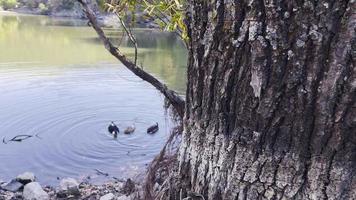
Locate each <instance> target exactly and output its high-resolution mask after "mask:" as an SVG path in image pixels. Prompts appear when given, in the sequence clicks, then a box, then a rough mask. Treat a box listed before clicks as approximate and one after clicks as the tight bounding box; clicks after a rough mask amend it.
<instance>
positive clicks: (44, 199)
mask: <svg viewBox="0 0 356 200" xmlns="http://www.w3.org/2000/svg"><path fill="white" fill-rule="evenodd" d="M22 196H23V198H24V200H48V199H49V196H48V194H47V193H46V192H45V191H44V190H43V189H42V187H41V185H40V184H39V183H38V182H32V183H28V184H27V185H25V188H24V190H23V194H22Z"/></svg>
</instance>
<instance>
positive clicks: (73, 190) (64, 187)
mask: <svg viewBox="0 0 356 200" xmlns="http://www.w3.org/2000/svg"><path fill="white" fill-rule="evenodd" d="M69 195H74V196H79V195H80V192H79V183H78V182H77V181H76V180H75V179H73V178H65V179H62V180H61V182H60V183H59V191H58V193H57V196H58V197H61V198H62V197H66V196H69Z"/></svg>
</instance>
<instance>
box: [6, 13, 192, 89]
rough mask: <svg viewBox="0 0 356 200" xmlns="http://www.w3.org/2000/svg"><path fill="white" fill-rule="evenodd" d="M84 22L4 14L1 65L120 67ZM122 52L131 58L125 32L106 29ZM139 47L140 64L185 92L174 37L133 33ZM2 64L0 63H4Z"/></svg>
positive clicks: (182, 57) (180, 49) (180, 51)
mask: <svg viewBox="0 0 356 200" xmlns="http://www.w3.org/2000/svg"><path fill="white" fill-rule="evenodd" d="M86 23H87V22H86V21H84V20H68V19H58V18H53V19H51V18H48V17H44V16H1V15H0V62H2V63H4V62H37V63H40V64H43V65H46V67H51V66H53V65H62V66H65V65H67V64H83V63H98V62H111V63H117V64H118V65H119V63H118V62H117V61H116V60H115V59H114V58H113V57H112V56H111V55H110V54H109V53H108V52H106V50H105V49H104V47H103V45H102V44H101V43H100V41H99V40H98V37H97V35H96V33H95V32H94V31H93V30H92V28H90V27H87V26H75V27H73V25H85V24H86ZM106 32H107V34H108V36H109V37H110V38H112V40H113V41H114V43H115V44H121V45H120V50H121V51H122V52H124V53H125V54H127V55H131V56H133V52H134V51H133V49H132V48H131V47H130V46H131V45H130V42H129V41H128V38H127V37H124V38H122V32H121V31H117V30H113V29H107V30H106ZM135 35H136V37H137V41H138V44H139V56H138V63H139V64H142V65H143V66H145V67H146V68H147V69H146V70H148V71H149V72H151V73H153V74H155V75H157V76H158V77H159V78H161V79H163V80H164V82H166V83H167V84H168V85H169V86H171V87H172V88H174V89H176V90H178V91H180V92H184V91H185V66H186V60H187V58H186V57H187V55H186V51H185V48H184V46H183V44H182V42H181V41H180V40H179V39H178V38H177V37H175V35H174V34H168V33H161V32H157V31H153V30H147V29H144V30H137V31H136V32H135ZM0 64H1V63H0Z"/></svg>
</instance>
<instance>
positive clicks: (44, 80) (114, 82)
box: [0, 14, 187, 185]
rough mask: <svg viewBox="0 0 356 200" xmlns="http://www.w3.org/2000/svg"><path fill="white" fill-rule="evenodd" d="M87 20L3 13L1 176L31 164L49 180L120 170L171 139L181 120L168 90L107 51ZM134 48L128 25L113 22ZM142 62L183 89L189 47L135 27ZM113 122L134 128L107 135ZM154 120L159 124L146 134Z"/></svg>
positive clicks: (134, 170) (131, 171) (133, 167)
mask: <svg viewBox="0 0 356 200" xmlns="http://www.w3.org/2000/svg"><path fill="white" fill-rule="evenodd" d="M85 24H86V21H80V20H69V19H51V18H48V17H44V16H25V15H12V14H11V15H9V14H0V95H1V96H0V139H1V140H3V139H4V140H5V142H6V141H8V140H9V139H11V138H13V137H14V136H16V135H19V134H28V135H37V136H38V137H36V136H34V137H32V138H29V139H27V140H24V141H22V142H8V143H7V144H5V143H3V142H0V179H3V180H9V179H11V178H13V177H15V176H16V175H18V174H20V173H23V172H25V171H31V172H34V173H35V175H36V176H37V178H38V180H39V181H40V182H41V183H42V184H52V185H55V184H57V183H58V180H57V177H60V178H63V177H74V178H78V179H80V178H81V177H86V176H91V181H92V182H97V183H99V182H102V181H105V180H107V179H108V177H104V176H101V175H98V174H96V171H95V169H98V170H100V171H102V172H105V173H109V174H110V176H115V177H119V178H125V177H130V176H133V175H136V174H138V173H140V172H142V170H144V169H145V166H146V164H148V163H149V162H150V161H151V160H152V158H153V157H154V156H155V155H156V154H157V153H158V152H159V151H160V149H161V148H162V146H163V144H164V143H165V141H166V139H167V137H168V135H169V133H170V129H171V127H172V126H174V122H173V121H172V120H170V117H169V115H168V114H167V113H166V111H165V109H164V106H163V105H164V103H163V102H164V98H163V96H162V95H160V94H159V93H158V92H157V91H156V90H155V89H154V88H153V87H152V86H150V85H149V84H148V83H146V82H143V81H141V80H140V79H139V78H137V77H135V75H133V74H132V73H131V72H130V71H128V70H127V69H126V68H125V67H124V66H122V64H121V63H119V62H117V61H116V60H115V59H113V57H111V55H110V54H109V53H107V52H106V50H105V49H104V47H103V46H102V44H101V43H100V41H99V40H98V38H97V36H96V34H95V33H94V32H93V30H92V28H90V27H87V26H85ZM105 31H106V33H107V34H108V35H109V36H110V38H112V40H113V42H114V43H115V44H117V45H119V44H120V49H121V51H123V52H124V53H126V54H127V55H130V56H133V52H134V51H133V49H132V48H131V47H130V46H131V45H130V44H129V42H128V40H127V38H125V37H124V38H122V32H120V31H118V30H114V29H106V30H105ZM135 33H136V37H137V40H138V44H139V47H140V48H139V56H138V63H140V64H142V65H143V66H145V70H147V71H149V72H150V73H152V74H154V75H155V76H157V77H158V78H159V79H161V80H162V81H163V82H165V83H166V84H168V85H169V86H170V87H171V88H173V89H175V90H177V91H179V92H181V93H184V90H185V82H186V80H185V77H186V76H185V66H186V59H187V58H186V50H185V48H184V46H183V45H182V43H181V41H180V40H179V39H178V38H176V37H175V36H174V35H173V34H167V33H160V32H156V31H152V30H144V29H141V30H136V31H135ZM110 121H115V122H116V123H117V124H118V125H119V127H120V128H121V130H122V131H121V132H123V129H124V128H125V127H127V126H129V125H132V124H133V123H134V124H135V126H136V131H135V133H133V134H132V135H124V134H122V133H120V134H119V135H118V138H117V139H114V138H113V137H112V136H111V135H110V134H108V133H107V126H108V125H109V123H110ZM155 122H158V123H159V127H160V130H159V131H158V132H157V133H156V134H155V135H147V134H146V128H147V127H148V126H150V125H151V124H154V123H155Z"/></svg>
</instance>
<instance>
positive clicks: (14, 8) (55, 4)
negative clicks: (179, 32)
mask: <svg viewBox="0 0 356 200" xmlns="http://www.w3.org/2000/svg"><path fill="white" fill-rule="evenodd" d="M91 2H92V3H90V4H89V6H90V7H91V8H92V10H93V11H94V12H95V13H96V15H97V17H98V21H99V22H100V23H101V24H102V25H103V26H105V27H119V26H120V23H119V21H118V19H117V17H116V16H115V15H114V14H111V13H107V12H105V11H104V1H103V0H96V1H91ZM4 11H5V12H7V14H9V13H8V12H15V13H21V14H31V15H47V16H51V17H69V18H76V19H84V18H85V14H84V13H83V10H82V8H81V6H80V5H79V3H78V2H77V1H75V0H0V12H4ZM136 14H138V16H136V19H137V20H136V22H137V25H135V26H137V27H140V28H158V25H157V24H155V23H154V21H153V20H152V19H147V18H145V17H143V15H144V14H143V13H136Z"/></svg>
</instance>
